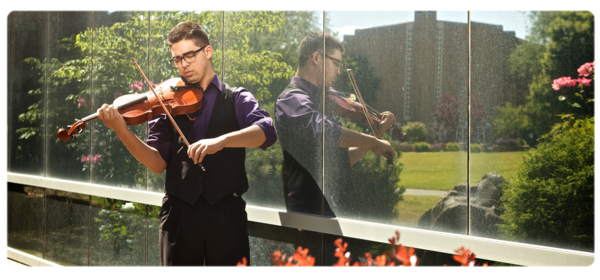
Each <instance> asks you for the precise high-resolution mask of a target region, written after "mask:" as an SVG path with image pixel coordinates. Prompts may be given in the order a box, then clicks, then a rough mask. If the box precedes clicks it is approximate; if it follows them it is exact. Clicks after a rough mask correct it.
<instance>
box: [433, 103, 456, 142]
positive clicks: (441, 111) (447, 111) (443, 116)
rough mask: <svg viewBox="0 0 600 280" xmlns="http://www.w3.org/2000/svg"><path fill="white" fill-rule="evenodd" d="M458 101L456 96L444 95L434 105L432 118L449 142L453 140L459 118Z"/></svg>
mask: <svg viewBox="0 0 600 280" xmlns="http://www.w3.org/2000/svg"><path fill="white" fill-rule="evenodd" d="M460 114H461V112H460V100H459V99H458V97H457V96H456V95H452V94H449V93H444V94H442V96H440V98H439V99H438V101H437V102H436V103H435V112H434V115H433V116H434V118H435V121H436V123H437V124H438V125H439V126H440V127H441V130H442V131H443V134H442V135H446V137H448V138H449V140H453V139H454V138H455V134H456V128H457V127H458V123H459V118H460Z"/></svg>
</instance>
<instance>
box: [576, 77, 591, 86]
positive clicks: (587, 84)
mask: <svg viewBox="0 0 600 280" xmlns="http://www.w3.org/2000/svg"><path fill="white" fill-rule="evenodd" d="M577 82H579V83H580V84H582V85H584V86H586V87H589V86H590V83H591V82H592V80H590V79H586V78H579V79H577Z"/></svg>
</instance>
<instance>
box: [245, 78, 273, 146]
mask: <svg viewBox="0 0 600 280" xmlns="http://www.w3.org/2000/svg"><path fill="white" fill-rule="evenodd" d="M235 96H236V99H235V115H236V118H237V122H238V125H239V126H240V129H244V128H246V127H249V126H252V125H258V126H259V127H260V128H261V129H262V130H263V132H264V133H265V137H266V138H267V139H266V140H265V142H264V143H263V144H262V145H260V146H259V148H261V149H263V150H266V149H267V148H268V147H269V146H271V145H273V144H274V143H275V141H277V131H276V130H275V126H274V125H273V119H271V116H270V115H269V113H268V112H267V111H265V110H263V109H261V108H260V106H259V105H258V102H257V101H256V99H255V98H254V96H253V95H252V93H250V92H249V91H248V90H246V89H245V88H239V89H238V90H237V91H236V94H235Z"/></svg>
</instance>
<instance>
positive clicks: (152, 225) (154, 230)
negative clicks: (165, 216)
mask: <svg viewBox="0 0 600 280" xmlns="http://www.w3.org/2000/svg"><path fill="white" fill-rule="evenodd" d="M159 214H160V206H152V205H148V264H147V265H148V266H160V252H159V245H158V235H159V234H160V231H159V226H160V223H159V222H158V215H159Z"/></svg>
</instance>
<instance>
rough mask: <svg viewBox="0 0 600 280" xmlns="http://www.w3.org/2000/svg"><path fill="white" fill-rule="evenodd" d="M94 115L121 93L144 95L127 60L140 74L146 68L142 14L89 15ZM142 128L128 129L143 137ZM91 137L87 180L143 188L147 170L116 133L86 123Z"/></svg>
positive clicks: (145, 22) (137, 75) (97, 123)
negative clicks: (91, 21) (92, 26)
mask: <svg viewBox="0 0 600 280" xmlns="http://www.w3.org/2000/svg"><path fill="white" fill-rule="evenodd" d="M89 43H90V46H92V47H93V55H92V57H93V61H94V62H93V70H92V71H93V75H94V77H93V81H92V82H93V95H92V103H93V106H92V107H93V108H94V109H93V111H92V112H91V113H95V112H96V109H97V108H98V107H100V106H102V104H105V103H106V104H112V103H113V101H114V100H115V99H116V98H117V97H119V96H121V95H123V94H133V93H141V92H146V91H147V90H148V87H147V86H145V82H144V83H142V84H140V87H135V85H136V84H135V83H136V82H137V83H141V82H142V80H143V78H142V76H141V74H140V72H139V71H138V70H137V68H136V67H135V64H134V63H133V62H132V61H131V58H134V59H135V60H136V61H137V63H138V64H139V66H140V68H141V69H142V70H143V71H144V73H146V72H147V70H148V14H147V12H110V13H109V12H94V29H93V39H92V40H91V41H90V42H89ZM146 128H147V125H146V124H145V123H143V124H140V125H131V126H128V129H129V130H130V131H132V132H133V133H135V134H136V135H137V136H138V137H139V138H140V139H145V137H146V135H147V132H146ZM88 130H89V131H90V133H91V135H92V147H91V152H90V155H89V158H88V161H87V162H86V165H88V166H89V165H91V167H90V168H91V182H92V183H96V184H101V185H111V186H118V187H124V188H130V189H143V190H146V177H147V174H146V172H147V171H146V167H145V166H144V165H143V164H141V163H140V162H139V161H137V160H136V159H135V158H134V157H133V155H131V153H130V152H129V151H128V150H127V148H126V147H125V145H124V144H123V143H122V142H121V141H120V139H119V138H118V136H117V134H116V133H115V132H114V131H113V130H112V129H109V128H108V127H106V126H105V125H104V124H103V123H102V121H100V120H97V121H94V122H91V123H90V124H89V125H88Z"/></svg>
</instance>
